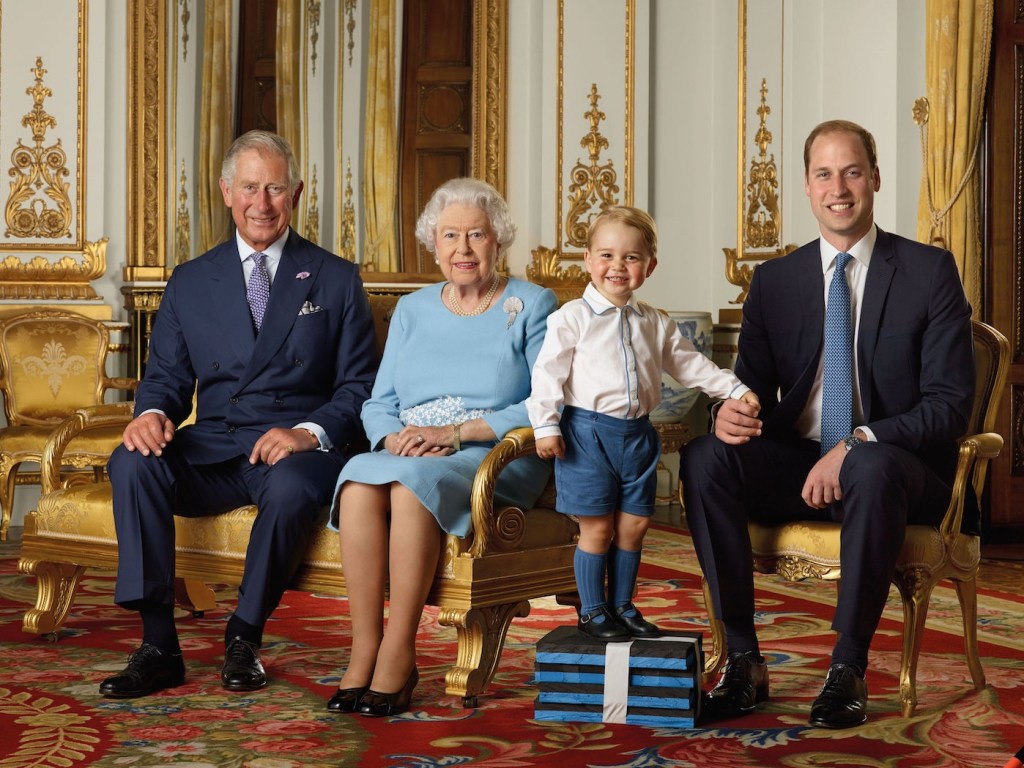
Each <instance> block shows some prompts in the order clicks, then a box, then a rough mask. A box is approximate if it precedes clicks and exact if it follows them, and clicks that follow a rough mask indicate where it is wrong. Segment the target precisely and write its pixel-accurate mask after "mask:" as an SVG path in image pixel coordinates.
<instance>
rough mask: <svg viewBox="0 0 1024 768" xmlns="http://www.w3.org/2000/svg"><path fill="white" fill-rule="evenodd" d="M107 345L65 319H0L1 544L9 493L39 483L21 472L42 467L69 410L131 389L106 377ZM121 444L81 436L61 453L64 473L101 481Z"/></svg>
mask: <svg viewBox="0 0 1024 768" xmlns="http://www.w3.org/2000/svg"><path fill="white" fill-rule="evenodd" d="M109 344H110V336H109V333H108V332H107V329H106V327H105V326H104V325H103V323H101V322H100V321H98V320H93V319H91V318H88V317H85V316H83V315H78V314H75V313H71V312H59V311H38V312H30V313H27V314H20V315H13V316H11V317H7V318H4V319H3V320H0V392H2V393H3V398H4V412H5V414H6V416H7V426H6V427H2V428H0V541H5V540H6V539H7V530H8V527H9V526H10V523H11V512H12V509H13V505H14V490H15V486H16V485H18V484H24V483H28V482H35V483H38V482H39V478H38V474H36V473H31V474H30V473H24V472H21V473H19V469H20V467H21V465H22V464H23V463H26V462H31V463H38V462H39V461H40V459H41V458H42V455H43V446H44V444H45V443H46V440H47V438H48V437H49V436H50V432H52V431H53V429H54V428H55V427H57V425H59V424H60V423H61V422H62V421H64V419H66V418H67V417H68V416H70V415H71V414H72V413H73V412H74V411H75V409H77V408H82V407H86V406H90V405H99V404H100V403H102V402H103V398H104V395H105V394H106V391H107V390H108V389H122V390H133V389H134V388H135V381H134V379H127V378H120V377H113V378H112V377H109V376H107V374H106V360H107V351H108V349H109ZM120 440H121V433H120V431H119V430H117V429H116V428H112V429H110V430H107V431H100V432H97V433H95V434H92V435H89V436H88V437H83V438H82V439H81V440H78V441H76V442H74V443H73V444H72V445H70V446H69V448H68V450H67V451H66V452H65V454H64V463H65V466H67V467H71V468H72V469H75V470H84V469H88V468H92V469H93V473H94V474H97V475H100V474H102V472H103V467H104V466H105V465H106V463H107V458H108V457H109V456H110V452H111V451H112V450H113V449H114V447H115V446H116V445H117V444H118V442H120ZM19 475H20V476H19Z"/></svg>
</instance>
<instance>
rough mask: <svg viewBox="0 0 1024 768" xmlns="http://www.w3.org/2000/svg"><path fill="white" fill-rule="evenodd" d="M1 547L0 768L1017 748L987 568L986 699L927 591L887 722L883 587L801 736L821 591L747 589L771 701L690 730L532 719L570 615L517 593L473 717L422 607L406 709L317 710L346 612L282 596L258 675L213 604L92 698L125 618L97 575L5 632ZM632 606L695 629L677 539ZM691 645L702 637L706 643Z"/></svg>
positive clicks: (116, 659) (656, 560) (834, 756)
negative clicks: (142, 672)
mask: <svg viewBox="0 0 1024 768" xmlns="http://www.w3.org/2000/svg"><path fill="white" fill-rule="evenodd" d="M17 551H18V550H17V544H16V543H8V544H4V545H0V768H77V767H78V766H86V765H93V766H133V767H141V766H191V767H192V768H200V767H204V768H205V767H206V766H217V767H218V768H221V767H223V766H232V767H237V768H293V766H294V767H297V766H372V767H373V768H377V767H381V768H384V767H387V768H392V767H394V768H397V767H399V766H404V767H409V768H442V767H444V768H450V767H454V766H487V767H488V768H519V767H520V766H560V767H561V768H575V767H576V766H593V767H594V768H597V767H598V766H600V767H601V768H612V767H614V768H688V767H691V766H692V767H694V768H696V767H698V766H699V767H700V768H714V767H715V766H729V767H730V768H754V767H755V766H788V767H789V768H812V767H818V768H820V767H823V766H829V767H834V766H857V767H859V768H881V767H882V766H900V768H903V767H906V768H945V767H946V766H951V767H952V766H958V767H959V766H962V767H963V768H984V767H985V766H1002V765H1004V764H1005V763H1006V762H1007V760H1009V759H1010V758H1011V757H1012V756H1013V755H1014V753H1015V752H1017V751H1018V750H1019V749H1020V748H1021V746H1022V745H1024V703H1022V698H1024V697H1022V694H1024V600H1022V591H1024V568H1022V567H1021V565H1020V564H1019V563H1010V562H1001V563H994V562H989V563H986V564H985V565H984V566H983V572H982V578H981V587H980V589H979V593H980V594H979V616H980V630H979V635H980V641H981V654H982V663H983V664H984V667H985V673H986V675H987V679H988V687H987V688H986V689H985V690H983V691H980V692H977V691H975V690H974V689H973V686H972V684H971V681H970V674H969V673H968V671H967V666H966V664H965V662H964V659H963V651H962V641H961V628H960V614H959V608H958V606H957V602H956V594H955V591H954V590H953V588H952V587H951V586H950V587H945V586H943V587H940V588H939V589H937V590H936V592H935V594H934V596H933V598H932V603H931V610H930V611H929V618H928V631H927V634H926V636H925V640H924V650H923V653H922V656H921V662H920V665H919V668H918V696H919V700H920V701H919V705H918V708H917V712H916V713H915V714H914V716H913V717H911V718H908V719H904V718H902V717H901V716H900V713H899V702H898V691H899V683H898V679H897V677H898V673H899V647H900V643H901V626H902V613H901V608H900V604H899V600H898V596H897V594H896V592H895V590H893V592H892V595H891V599H890V603H889V606H888V608H887V612H886V616H885V617H884V618H883V622H882V626H881V628H880V631H879V634H878V636H877V637H876V641H875V643H874V645H873V647H872V654H871V669H870V670H869V672H868V687H869V690H870V701H869V720H868V723H867V724H866V725H864V726H862V727H860V728H856V729H852V730H848V731H828V730H824V729H818V728H811V727H810V726H808V725H807V711H808V708H809V706H810V703H811V700H812V699H813V697H814V696H815V694H816V693H817V689H818V687H819V686H820V684H821V680H822V679H823V677H824V672H825V669H826V668H827V666H828V657H829V652H830V650H831V646H832V633H831V630H830V629H829V617H830V616H831V605H832V602H833V600H834V589H835V587H834V585H832V584H827V583H822V582H805V583H798V584H790V583H786V582H783V581H781V580H780V579H778V578H775V577H758V582H757V585H758V600H759V615H758V622H759V633H760V637H761V640H762V650H763V651H764V653H765V655H766V656H767V657H768V661H769V664H770V673H771V686H772V688H771V695H772V697H771V700H770V701H769V702H767V703H766V704H765V705H762V707H760V708H759V709H758V711H757V712H756V713H755V714H753V715H750V716H748V717H745V718H742V719H738V720H735V721H731V722H727V723H719V724H714V725H712V726H709V727H698V728H696V729H693V730H679V729H659V728H645V727H640V726H627V725H611V724H601V723H590V724H587V723H553V722H540V721H535V720H533V719H532V716H533V701H534V698H535V697H536V695H537V686H536V685H535V684H534V683H533V666H534V648H535V645H536V642H537V640H538V639H540V638H541V637H543V636H544V635H545V634H546V633H547V632H548V631H550V630H551V629H553V628H554V627H556V626H558V625H560V624H564V623H569V622H571V621H574V620H575V616H574V614H573V612H572V610H571V609H568V608H565V607H562V606H559V605H557V604H556V603H555V602H554V600H542V601H535V603H534V604H533V607H532V611H531V614H530V615H529V616H528V617H526V618H524V619H516V620H515V621H514V622H513V625H512V628H511V630H510V631H509V636H508V640H507V643H506V647H505V652H504V654H503V656H502V659H501V662H500V664H499V668H498V673H497V675H496V677H495V680H494V682H493V684H492V685H491V687H490V689H489V691H488V692H487V694H486V695H485V696H482V697H481V698H480V707H479V708H478V709H463V708H462V706H461V702H460V701H459V700H457V699H456V698H454V697H450V696H446V695H445V694H444V672H445V670H446V669H447V667H448V666H449V665H450V664H451V662H452V661H453V659H454V653H455V634H454V631H453V630H450V629H447V628H444V627H441V626H440V625H439V624H438V623H437V621H436V614H435V612H434V611H432V610H428V612H427V613H426V614H424V616H423V619H422V622H421V626H420V634H419V669H420V675H421V683H420V686H419V687H418V688H417V690H416V692H415V694H414V699H413V706H412V708H411V710H410V711H409V712H407V713H406V714H404V715H402V716H400V717H396V718H388V719H379V720H378V719H372V718H363V717H360V716H352V715H334V714H330V713H328V712H327V711H326V710H325V709H324V702H325V701H326V699H327V698H328V697H329V696H330V694H331V692H332V689H333V688H334V687H335V686H336V684H337V680H338V675H339V672H340V670H341V669H342V668H343V666H344V664H345V662H346V659H347V654H348V636H349V624H348V618H347V611H346V607H347V604H346V601H345V600H343V599H336V598H324V597H319V596H316V595H309V594H305V593H297V592H289V593H288V594H287V595H286V596H285V601H284V603H283V604H282V606H281V607H280V608H279V609H278V611H277V612H276V613H275V615H274V617H273V619H272V620H271V622H270V624H269V625H268V627H267V631H266V634H265V644H264V649H263V652H262V655H263V661H264V663H265V665H266V666H267V670H268V674H269V675H270V677H271V683H270V686H269V687H268V688H266V689H265V690H263V691H259V692H256V693H249V694H235V693H228V692H226V691H224V690H223V689H222V688H221V687H220V684H219V671H220V663H221V660H222V657H221V654H222V651H223V640H222V638H223V630H224V623H225V620H226V618H227V616H228V615H229V612H230V609H231V606H232V600H233V594H232V593H231V592H230V591H227V590H224V591H221V592H219V593H218V594H219V597H221V599H222V602H221V603H220V604H219V606H218V610H217V611H211V612H208V613H207V614H206V615H205V616H202V617H200V618H196V617H193V616H191V615H189V614H187V613H185V612H179V615H178V626H179V630H180V633H181V639H182V644H183V648H184V652H185V657H186V664H187V667H188V675H187V679H186V683H185V685H183V686H181V687H179V688H175V689H172V690H168V691H163V692H161V693H160V694H158V695H154V696H150V697H147V698H142V699H134V700H110V699H104V698H102V697H100V696H99V695H98V694H97V685H98V684H99V682H100V680H102V679H103V678H104V677H106V676H107V675H109V674H110V673H112V672H114V671H117V670H119V669H121V668H122V667H123V665H124V660H125V656H126V654H127V653H129V652H130V651H131V650H133V649H134V647H135V646H136V644H137V642H138V637H139V629H138V624H137V622H136V619H135V617H134V615H132V614H128V613H126V612H124V611H122V610H121V609H119V608H118V607H117V606H115V605H113V602H112V594H113V579H112V577H111V575H110V574H104V573H94V574H90V575H89V576H87V578H86V579H85V580H84V582H83V584H82V586H81V588H80V592H79V595H78V597H77V599H76V601H75V607H74V609H73V613H72V616H71V617H70V618H69V620H68V622H67V624H66V625H65V628H64V630H63V632H62V635H61V637H60V639H59V640H58V641H57V642H49V641H47V640H45V639H43V638H38V637H33V636H30V635H26V634H24V633H23V632H22V631H21V619H22V615H23V614H24V611H25V609H26V608H27V607H28V606H29V605H30V604H31V603H32V602H33V601H34V586H33V584H32V583H31V580H30V579H29V578H28V577H25V576H21V575H19V574H18V573H17ZM640 578H641V584H640V592H639V596H638V599H637V602H638V604H639V605H640V606H641V608H642V609H643V611H644V613H645V615H647V616H648V617H650V618H652V619H654V620H655V621H657V622H658V623H659V624H660V625H661V626H663V627H665V628H668V629H681V630H691V631H692V630H706V625H704V624H702V622H703V621H704V620H705V614H704V609H703V601H702V598H701V596H700V576H699V571H698V570H697V565H696V560H695V558H694V555H693V549H692V546H691V544H690V540H689V537H688V536H687V535H686V534H685V532H681V531H678V530H665V529H663V528H658V529H657V530H652V531H651V533H650V534H649V535H648V541H647V546H646V548H645V553H644V563H643V566H642V569H641V574H640ZM705 637H706V638H707V637H708V635H707V633H705Z"/></svg>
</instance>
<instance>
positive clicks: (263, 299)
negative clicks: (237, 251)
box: [245, 253, 270, 331]
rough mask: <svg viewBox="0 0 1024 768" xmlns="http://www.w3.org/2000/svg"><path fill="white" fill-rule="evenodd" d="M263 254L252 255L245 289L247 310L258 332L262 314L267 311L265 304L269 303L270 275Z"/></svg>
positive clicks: (261, 323)
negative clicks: (250, 271) (251, 263)
mask: <svg viewBox="0 0 1024 768" xmlns="http://www.w3.org/2000/svg"><path fill="white" fill-rule="evenodd" d="M266 258H267V254H265V253H254V254H253V255H252V260H253V268H252V274H251V275H249V284H248V285H247V286H246V288H245V295H246V298H248V299H249V309H250V311H251V312H252V321H253V323H255V325H256V330H257V331H259V329H260V326H262V325H263V314H264V313H265V312H266V311H267V302H268V301H270V273H269V272H267V265H266V264H265V263H264V259H266Z"/></svg>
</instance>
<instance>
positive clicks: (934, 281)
mask: <svg viewBox="0 0 1024 768" xmlns="http://www.w3.org/2000/svg"><path fill="white" fill-rule="evenodd" d="M824 295H825V290H824V277H823V275H822V269H821V251H820V244H819V241H818V240H815V241H813V242H811V243H808V244H807V245H804V246H803V247H801V248H799V249H797V250H796V251H794V252H793V253H791V254H789V255H787V256H784V257H781V258H778V259H773V260H771V261H768V262H765V263H763V264H761V265H760V266H758V268H757V269H756V270H755V271H754V277H753V280H752V282H751V286H750V292H749V295H748V297H747V300H746V302H745V303H744V305H743V324H742V326H741V329H740V338H739V358H738V360H737V364H736V373H737V375H738V376H739V377H740V379H741V380H742V381H743V382H744V383H745V384H747V385H748V386H749V387H750V388H751V389H753V390H754V391H755V392H756V393H757V395H758V397H759V398H760V400H761V409H762V410H761V418H762V420H763V423H764V432H763V433H764V434H765V435H766V436H769V437H772V436H774V437H776V438H778V439H787V438H795V437H796V431H795V428H796V423H797V419H798V417H799V416H800V413H801V411H802V410H803V408H804V406H805V405H806V404H807V398H808V396H809V393H810V390H811V386H812V384H813V382H814V379H815V375H816V373H817V370H818V364H819V360H820V358H821V354H822V340H823V337H824V333H823V329H824V318H825V299H824ZM970 318H971V308H970V305H969V304H968V302H967V299H966V297H965V295H964V291H963V286H962V283H961V281H960V276H959V273H958V272H957V268H956V264H955V262H954V261H953V256H952V254H951V253H949V252H948V251H943V250H940V249H937V248H934V247H931V246H926V245H922V244H920V243H917V242H914V241H912V240H907V239H906V238H903V237H899V236H898V235H891V234H888V233H886V232H883V231H882V230H881V229H879V230H878V233H877V238H876V240H875V248H874V251H873V253H872V254H871V263H870V266H869V268H868V274H867V281H866V283H865V286H864V296H863V299H862V303H861V309H860V317H859V320H858V339H857V349H856V355H857V363H858V376H859V385H860V394H861V400H862V403H863V409H864V422H865V423H864V426H867V427H868V428H870V429H871V431H872V432H873V433H874V434H875V436H876V437H877V439H878V440H879V442H882V443H889V444H892V445H896V446H900V447H902V448H905V449H906V450H908V451H910V452H912V453H914V454H915V455H917V456H919V457H920V458H921V459H922V460H923V461H924V462H925V463H926V464H927V465H928V466H929V467H931V468H932V470H933V471H934V472H935V473H936V474H938V475H939V477H941V478H943V479H944V480H945V481H947V482H950V481H951V480H952V477H953V474H954V471H955V466H956V454H957V448H956V440H957V439H958V438H959V437H961V436H963V435H964V433H965V432H966V430H967V425H968V420H969V418H970V414H971V406H972V404H973V399H974V387H975V371H974V346H973V337H972V334H971V325H970ZM854 426H861V425H854Z"/></svg>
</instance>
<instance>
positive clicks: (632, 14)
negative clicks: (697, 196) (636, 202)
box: [622, 0, 636, 205]
mask: <svg viewBox="0 0 1024 768" xmlns="http://www.w3.org/2000/svg"><path fill="white" fill-rule="evenodd" d="M634 37H636V0H626V119H625V130H626V135H625V147H624V149H625V156H626V157H625V160H624V164H623V169H622V176H623V185H624V186H625V188H626V192H625V204H626V205H632V204H633V167H634V164H635V163H634V150H635V146H634V145H635V143H636V142H635V139H634V138H633V137H634V129H633V119H634V117H635V113H636V105H635V103H634V100H635V94H636V87H635V78H636V62H635V54H634V52H633V49H634V46H633V38H634Z"/></svg>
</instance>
